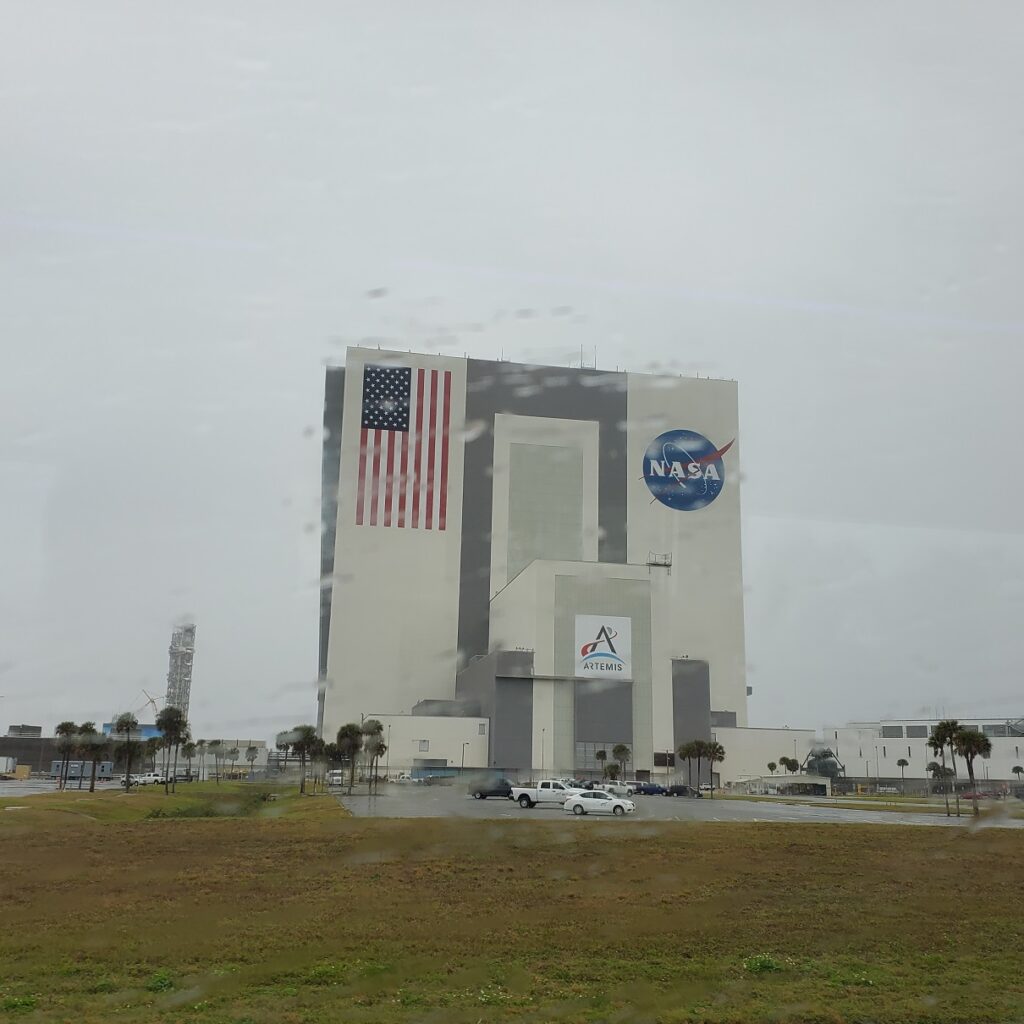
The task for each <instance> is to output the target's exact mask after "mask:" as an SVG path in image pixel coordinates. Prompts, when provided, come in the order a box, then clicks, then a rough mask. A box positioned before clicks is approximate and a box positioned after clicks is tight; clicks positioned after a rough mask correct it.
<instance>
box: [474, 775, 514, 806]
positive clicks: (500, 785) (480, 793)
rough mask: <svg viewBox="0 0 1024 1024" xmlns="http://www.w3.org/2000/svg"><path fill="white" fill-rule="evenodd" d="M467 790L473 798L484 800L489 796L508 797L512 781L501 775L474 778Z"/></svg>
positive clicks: (510, 793)
mask: <svg viewBox="0 0 1024 1024" xmlns="http://www.w3.org/2000/svg"><path fill="white" fill-rule="evenodd" d="M467 792H468V793H469V795H470V796H471V797H473V799H474V800H486V799H487V798H488V797H489V796H503V797H510V796H511V795H512V783H511V782H509V780H508V779H506V778H504V777H503V776H501V775H491V776H488V777H486V778H481V779H475V780H474V781H473V782H471V783H470V785H469V787H468V789H467Z"/></svg>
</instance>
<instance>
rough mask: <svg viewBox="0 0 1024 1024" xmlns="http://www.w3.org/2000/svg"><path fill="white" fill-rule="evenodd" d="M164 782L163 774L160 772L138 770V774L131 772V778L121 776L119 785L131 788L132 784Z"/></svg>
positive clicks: (153, 784)
mask: <svg viewBox="0 0 1024 1024" xmlns="http://www.w3.org/2000/svg"><path fill="white" fill-rule="evenodd" d="M163 784H164V776H163V773H162V772H140V773H139V774H138V775H135V774H132V776H131V778H126V776H124V775H122V776H121V785H122V786H124V787H125V788H131V787H132V786H162V785H163Z"/></svg>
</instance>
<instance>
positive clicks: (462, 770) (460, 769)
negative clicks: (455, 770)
mask: <svg viewBox="0 0 1024 1024" xmlns="http://www.w3.org/2000/svg"><path fill="white" fill-rule="evenodd" d="M468 746H469V740H466V742H465V743H463V744H462V766H461V767H460V768H459V774H460V775H462V773H463V772H465V770H466V747H468Z"/></svg>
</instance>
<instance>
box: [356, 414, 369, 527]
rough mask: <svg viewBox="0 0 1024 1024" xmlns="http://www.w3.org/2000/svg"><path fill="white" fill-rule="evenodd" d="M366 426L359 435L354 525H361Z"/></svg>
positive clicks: (364, 487)
mask: <svg viewBox="0 0 1024 1024" xmlns="http://www.w3.org/2000/svg"><path fill="white" fill-rule="evenodd" d="M366 434H367V430H366V427H363V429H362V432H361V433H360V435H359V492H358V494H357V495H356V526H362V525H363V499H364V498H365V497H366Z"/></svg>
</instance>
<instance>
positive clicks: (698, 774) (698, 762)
mask: <svg viewBox="0 0 1024 1024" xmlns="http://www.w3.org/2000/svg"><path fill="white" fill-rule="evenodd" d="M697 792H698V793H699V792H700V755H699V754H698V755H697Z"/></svg>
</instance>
